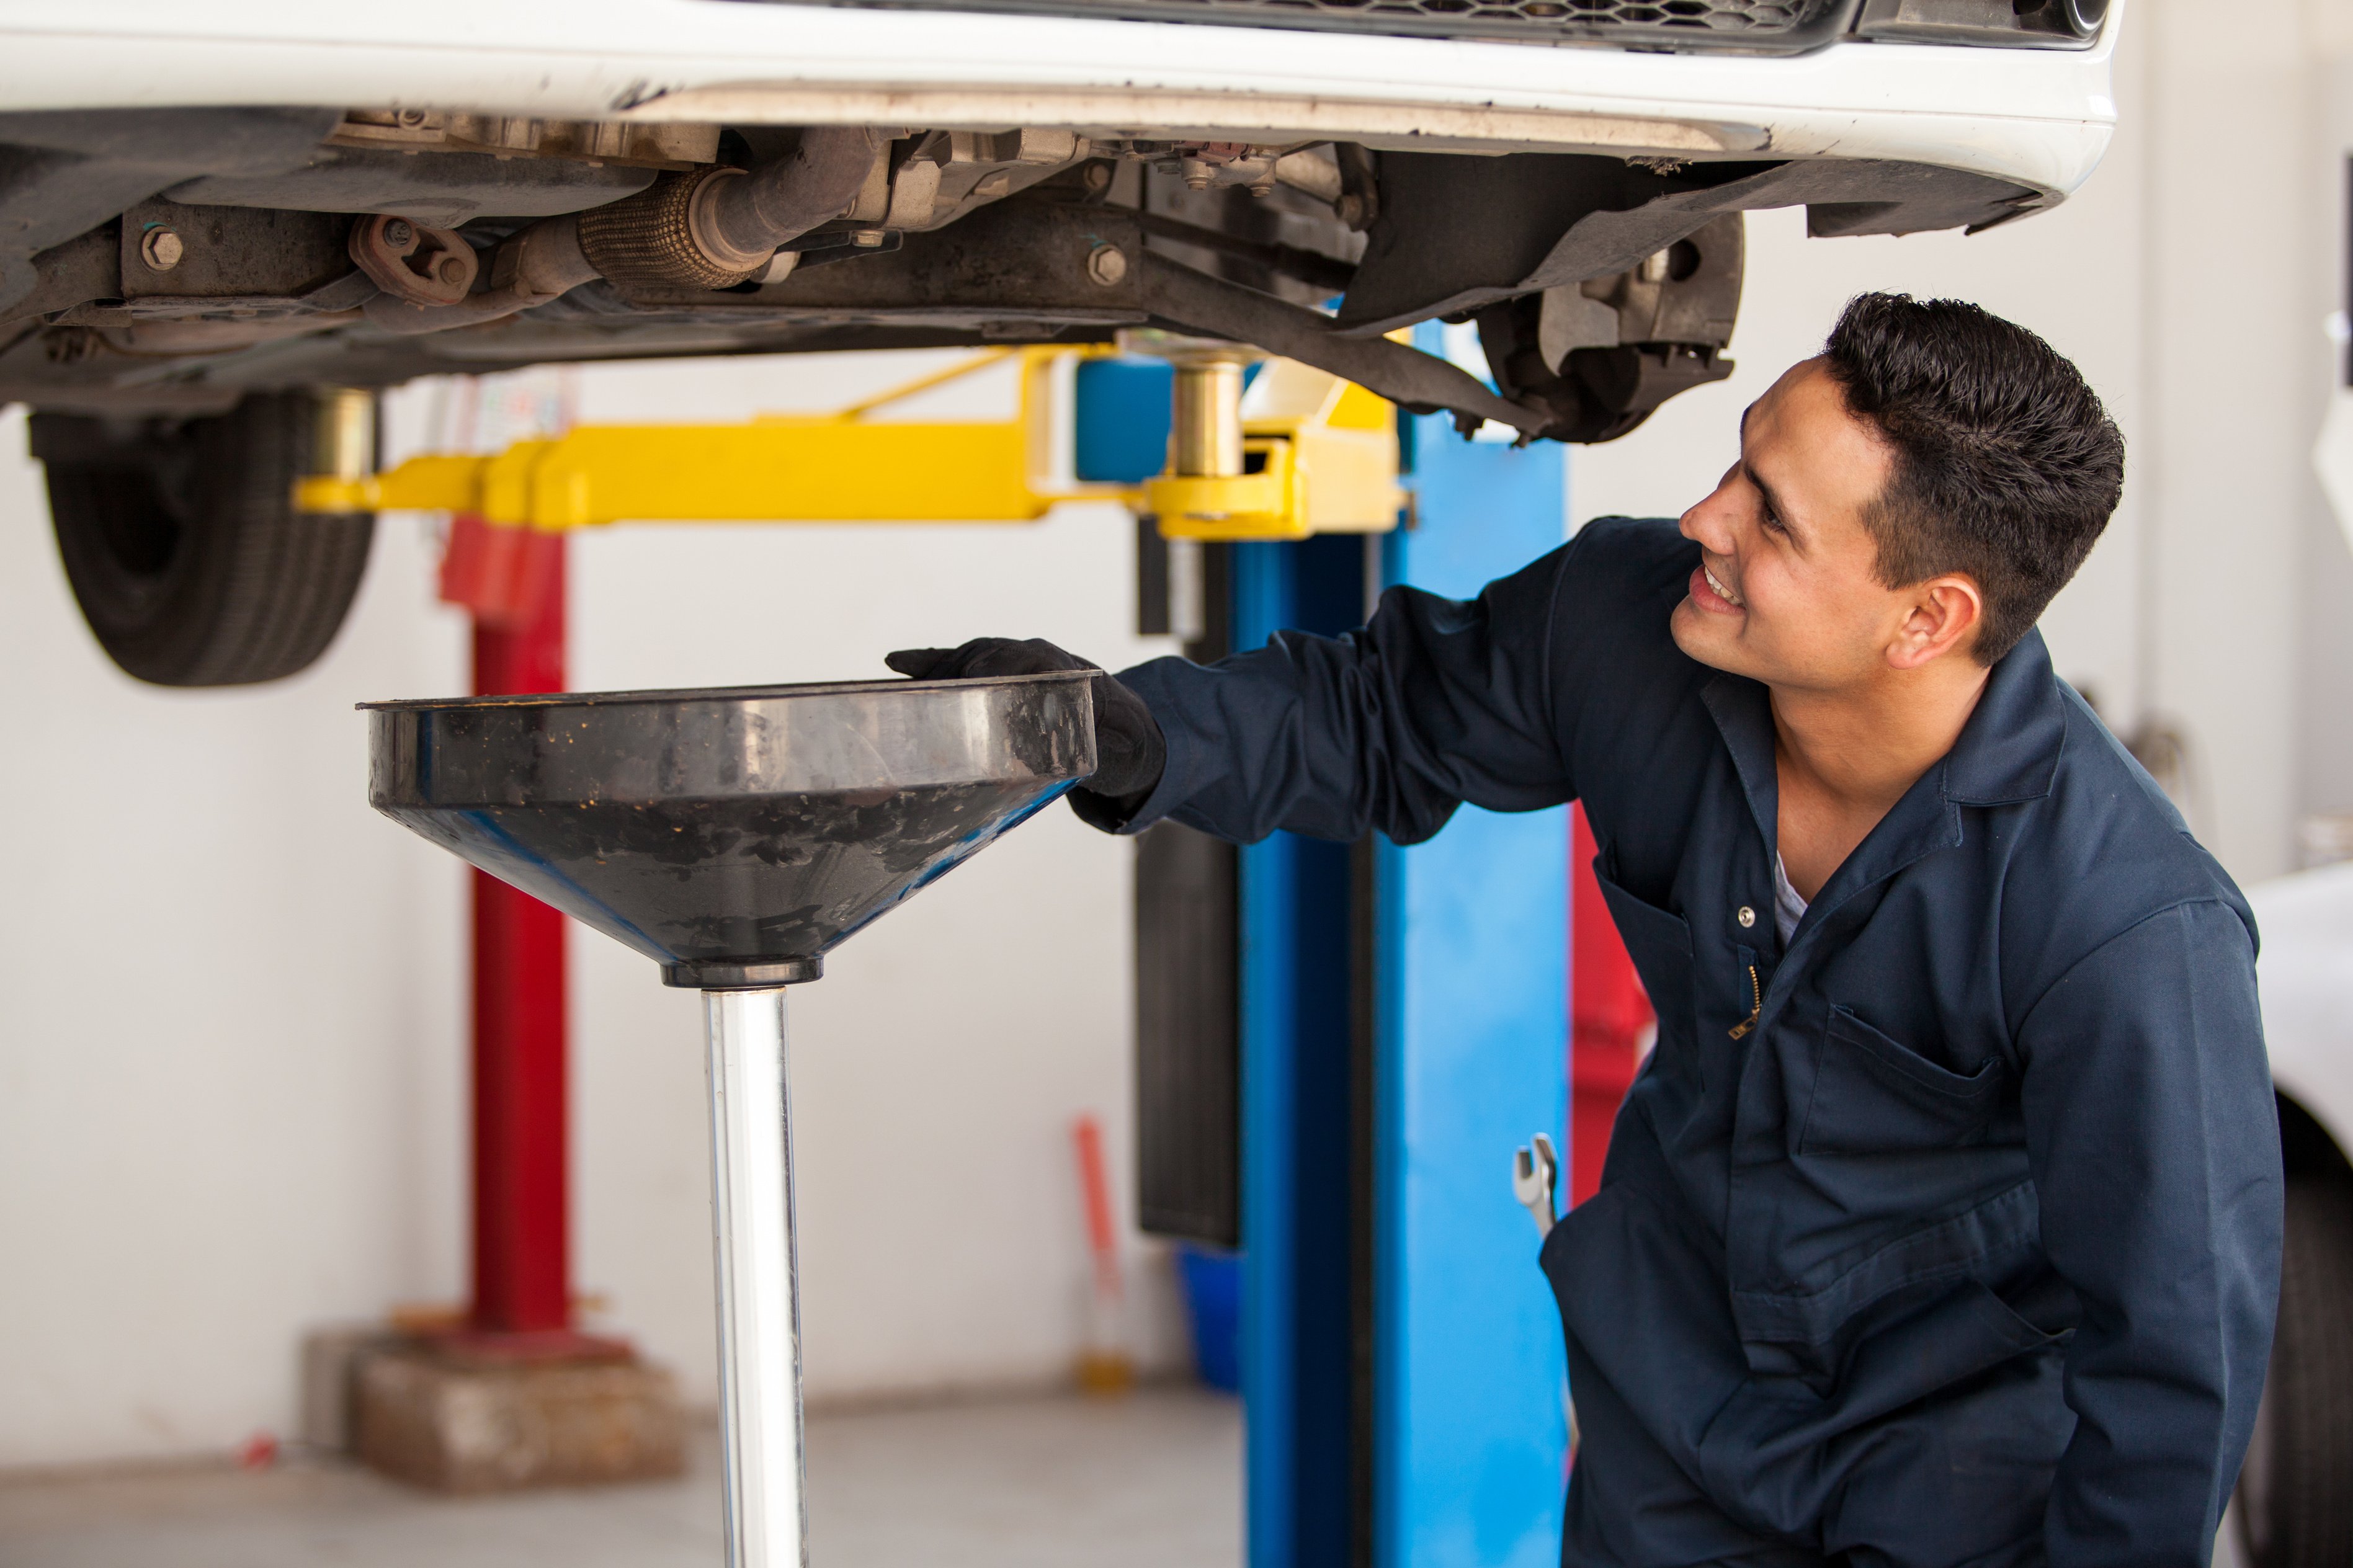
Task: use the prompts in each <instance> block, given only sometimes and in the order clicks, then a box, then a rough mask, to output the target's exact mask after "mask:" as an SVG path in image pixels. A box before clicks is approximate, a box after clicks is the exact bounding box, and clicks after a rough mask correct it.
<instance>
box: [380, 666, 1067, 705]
mask: <svg viewBox="0 0 2353 1568" xmlns="http://www.w3.org/2000/svg"><path fill="white" fill-rule="evenodd" d="M1101 674H1103V671H1102V670H1100V669H1043V670H1038V671H1036V672H1034V673H1031V674H1028V675H979V676H966V677H963V678H961V679H954V680H913V679H907V678H905V677H899V678H896V679H880V680H804V681H793V682H787V683H785V684H781V685H776V686H709V687H703V686H686V687H673V688H669V689H654V688H648V689H638V690H633V691H530V692H516V693H513V694H512V695H502V696H497V697H409V698H401V699H396V700H386V701H381V702H354V703H353V704H352V706H353V708H354V709H356V710H359V711H361V712H363V713H430V712H437V711H440V710H448V709H453V708H533V707H539V708H557V707H562V708H590V707H619V706H623V705H626V704H628V703H637V702H664V703H680V702H746V701H768V700H775V699H777V698H791V697H834V696H846V695H849V694H852V693H856V692H864V691H909V690H928V691H943V690H952V689H962V688H966V687H989V686H1023V685H1029V684H1031V683H1034V682H1037V681H1041V680H1042V681H1053V680H1060V681H1073V680H1092V679H1094V678H1095V677H1096V676H1098V675H1101Z"/></svg>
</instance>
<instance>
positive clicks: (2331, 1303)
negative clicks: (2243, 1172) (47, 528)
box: [2242, 1173, 2353, 1568]
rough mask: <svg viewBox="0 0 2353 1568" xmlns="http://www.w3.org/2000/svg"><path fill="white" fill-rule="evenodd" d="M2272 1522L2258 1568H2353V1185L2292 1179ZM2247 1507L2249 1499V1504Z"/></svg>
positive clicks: (2265, 1415)
mask: <svg viewBox="0 0 2353 1568" xmlns="http://www.w3.org/2000/svg"><path fill="white" fill-rule="evenodd" d="M2257 1419H2258V1420H2259V1421H2263V1422H2266V1423H2268V1424H2269V1426H2270V1430H2269V1432H2268V1433H2267V1434H2266V1436H2268V1438H2269V1445H2270V1453H2269V1477H2268V1480H2269V1487H2270V1492H2271V1495H2270V1497H2269V1498H2268V1499H2266V1500H2263V1503H2262V1504H2261V1505H2260V1506H2261V1507H2262V1508H2263V1512H2264V1513H2265V1514H2266V1515H2267V1516H2268V1519H2269V1521H2270V1524H2271V1530H2270V1532H2269V1533H2270V1539H2269V1540H2268V1541H2266V1542H2264V1549H2263V1551H2261V1552H2252V1553H2250V1555H2251V1557H2252V1559H2253V1563H2254V1564H2255V1568H2345V1564H2346V1563H2353V1182H2348V1181H2347V1180H2346V1179H2345V1178H2344V1177H2343V1176H2342V1175H2341V1174H2337V1173H2331V1174H2325V1175H2314V1176H2291V1177H2289V1178H2288V1183H2287V1229H2286V1236H2285V1245H2284V1255H2283V1257H2282V1259H2281V1268H2280V1312H2279V1328H2278V1331H2277V1332H2276V1333H2275V1335H2274V1338H2273V1342H2272V1361H2271V1373H2270V1376H2269V1377H2268V1378H2267V1379H2266V1381H2265V1383H2264V1387H2263V1411H2262V1413H2261V1414H2260V1415H2258V1416H2257ZM2242 1501H2244V1500H2243V1499H2242Z"/></svg>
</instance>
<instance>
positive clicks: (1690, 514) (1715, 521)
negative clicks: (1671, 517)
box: [1679, 486, 1732, 555]
mask: <svg viewBox="0 0 2353 1568" xmlns="http://www.w3.org/2000/svg"><path fill="white" fill-rule="evenodd" d="M1679 526H1680V527H1681V529H1682V531H1683V537H1684V538H1685V539H1688V540H1690V541H1691V542H1694V544H1697V545H1698V546H1699V547H1700V548H1701V549H1702V550H1705V551H1708V552H1711V553H1713V554H1716V555H1729V554H1731V553H1732V526H1731V522H1730V513H1729V509H1727V508H1726V507H1725V502H1724V489H1723V488H1722V487H1721V486H1718V487H1717V488H1716V489H1715V490H1714V491H1713V492H1712V493H1710V494H1709V495H1708V496H1707V497H1706V499H1704V500H1701V501H1700V502H1699V503H1698V504H1697V505H1695V506H1694V507H1693V508H1692V509H1691V510H1689V511H1686V512H1684V513H1683V520H1682V522H1681V523H1680V525H1679Z"/></svg>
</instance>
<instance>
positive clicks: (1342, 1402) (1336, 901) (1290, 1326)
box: [1233, 416, 1568, 1568]
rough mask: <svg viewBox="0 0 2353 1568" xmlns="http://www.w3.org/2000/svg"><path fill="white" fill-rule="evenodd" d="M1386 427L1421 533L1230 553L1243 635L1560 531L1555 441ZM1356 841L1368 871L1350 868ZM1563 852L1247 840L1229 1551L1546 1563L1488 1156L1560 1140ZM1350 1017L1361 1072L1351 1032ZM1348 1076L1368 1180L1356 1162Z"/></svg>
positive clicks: (1515, 1235)
mask: <svg viewBox="0 0 2353 1568" xmlns="http://www.w3.org/2000/svg"><path fill="white" fill-rule="evenodd" d="M1408 424H1409V426H1410V428H1409V448H1410V450H1411V451H1412V452H1413V453H1414V457H1415V462H1414V467H1413V469H1412V472H1411V475H1410V478H1409V483H1410V484H1411V486H1412V488H1413V489H1414V490H1415V492H1416V496H1417V502H1418V504H1417V509H1416V510H1417V516H1416V518H1415V526H1414V527H1413V528H1412V529H1411V530H1410V531H1398V532H1397V533H1393V534H1388V535H1385V536H1383V535H1376V536H1372V537H1370V538H1369V539H1366V540H1363V541H1359V540H1357V539H1354V538H1350V537H1347V536H1345V535H1327V536H1324V537H1320V538H1316V539H1311V540H1308V541H1305V542H1303V543H1300V544H1290V545H1285V544H1251V545H1238V546H1235V547H1234V556H1233V593H1234V616H1233V641H1234V646H1235V647H1237V648H1248V647H1258V646H1260V645H1261V644H1262V643H1263V642H1264V641H1265V639H1266V637H1268V636H1269V635H1271V633H1273V632H1275V631H1277V630H1280V629H1282V628H1283V627H1286V626H1295V627H1298V628H1301V629H1303V630H1308V631H1317V632H1336V631H1341V630H1345V629H1346V628H1348V627H1350V626H1356V625H1357V624H1359V623H1360V622H1361V621H1362V620H1363V618H1364V615H1365V611H1366V604H1365V596H1366V586H1367V578H1368V574H1367V570H1366V559H1365V552H1366V549H1370V550H1372V551H1375V552H1377V560H1376V563H1375V568H1376V570H1377V578H1376V579H1374V580H1375V581H1377V583H1378V584H1381V585H1383V586H1386V585H1389V584H1399V583H1407V584H1413V585H1414V586H1416V587H1421V588H1426V589H1429V590H1430V591H1432V592H1436V593H1440V594H1446V595H1453V596H1457V597H1468V596H1471V595H1475V594H1476V593H1477V592H1478V590H1479V589H1480V587H1481V586H1482V585H1483V584H1485V583H1487V582H1488V581H1489V580H1490V579H1492V578H1493V577H1496V576H1499V575H1501V574H1504V573H1506V572H1509V571H1511V570H1513V569H1514V568H1516V567H1518V566H1520V565H1522V564H1524V563H1526V562H1528V561H1531V560H1533V559H1535V557H1536V556H1538V555H1541V554H1543V553H1544V552H1546V551H1547V550H1549V549H1551V548H1553V547H1554V546H1555V545H1556V544H1558V543H1559V542H1560V541H1561V538H1562V536H1563V532H1564V506H1565V501H1566V474H1565V472H1564V468H1563V458H1564V456H1565V454H1564V452H1563V449H1562V448H1560V447H1557V446H1545V447H1529V448H1526V449H1525V450H1517V451H1515V450H1513V449H1512V448H1510V447H1506V446H1503V445H1498V444H1494V443H1488V442H1479V443H1465V442H1463V441H1462V440H1461V438H1460V437H1456V436H1455V435H1454V434H1453V431H1452V429H1451V421H1450V420H1449V419H1448V418H1447V417H1446V416H1429V417H1424V418H1419V419H1409V421H1408ZM1366 860H1369V864H1370V869H1371V875H1370V878H1369V883H1370V886H1369V888H1368V889H1367V888H1366V886H1365V885H1364V882H1365V880H1366V879H1365V878H1364V877H1363V873H1362V871H1361V870H1356V871H1355V872H1354V874H1353V875H1352V868H1356V867H1361V866H1363V865H1364V864H1365V862H1366ZM1567 867H1568V821H1567V813H1566V811H1562V810H1556V811H1547V812H1541V813H1535V814H1532V815H1526V816H1500V815H1496V814H1493V813H1489V812H1483V811H1480V810H1477V809H1475V808H1469V807H1466V808H1464V809H1463V810H1462V811H1461V812H1460V813H1459V814H1458V815H1457V816H1456V817H1455V818H1454V820H1453V821H1452V822H1451V823H1450V824H1449V825H1448V826H1447V827H1446V829H1445V830H1444V831H1443V832H1441V833H1440V835H1439V836H1438V837H1435V838H1434V839H1432V840H1430V842H1429V843H1427V844H1423V845H1418V846H1414V847H1409V848H1400V847H1397V846H1395V845H1392V844H1389V843H1388V842H1387V841H1386V840H1381V841H1378V842H1377V844H1376V845H1375V846H1374V847H1373V848H1372V851H1371V853H1370V855H1369V856H1368V857H1364V856H1357V855H1355V854H1353V853H1352V849H1351V847H1349V846H1345V845H1335V844H1326V843H1319V842H1317V841H1314V840H1311V839H1305V838H1299V837H1293V836H1292V835H1289V834H1278V835H1276V836H1274V837H1271V838H1270V839H1268V840H1267V841H1266V842H1265V843H1263V844H1258V845H1253V846H1251V847H1249V848H1247V849H1245V850H1244V851H1243V855H1242V863H1241V882H1242V895H1241V898H1242V969H1241V994H1242V1029H1241V1041H1242V1046H1241V1049H1242V1130H1243V1137H1242V1234H1243V1237H1244V1241H1243V1247H1244V1260H1245V1261H1244V1284H1243V1291H1244V1296H1243V1302H1244V1305H1243V1320H1242V1322H1243V1340H1242V1394H1243V1401H1244V1405H1245V1408H1246V1410H1247V1412H1248V1422H1249V1436H1248V1454H1249V1458H1248V1473H1249V1521H1250V1523H1249V1538H1250V1565H1251V1568H1349V1565H1350V1564H1353V1563H1372V1564H1374V1565H1376V1568H1407V1565H1411V1568H1518V1565H1522V1564H1525V1565H1528V1568H1535V1565H1536V1564H1542V1563H1550V1562H1553V1561H1555V1560H1556V1558H1557V1555H1558V1552H1559V1539H1560V1534H1559V1532H1560V1506H1561V1497H1562V1491H1563V1483H1564V1480H1565V1477H1566V1458H1567V1420H1566V1416H1565V1415H1564V1413H1563V1410H1562V1407H1561V1397H1560V1390H1561V1382H1562V1376H1563V1366H1562V1354H1561V1348H1560V1330H1559V1325H1558V1323H1557V1321H1556V1319H1555V1317H1554V1312H1553V1307H1552V1302H1551V1298H1550V1295H1549V1293H1548V1292H1547V1290H1546V1286H1545V1284H1544V1281H1543V1279H1542V1277H1541V1275H1540V1274H1539V1273H1538V1272H1537V1269H1536V1265H1535V1254H1536V1238H1535V1232H1534V1229H1533V1227H1532V1226H1530V1225H1529V1224H1528V1220H1527V1215H1526V1214H1525V1212H1524V1211H1523V1210H1521V1209H1520V1208H1519V1206H1518V1205H1516V1204H1514V1202H1513V1200H1512V1195H1511V1189H1510V1183H1509V1181H1508V1162H1509V1156H1510V1153H1511V1151H1512V1150H1513V1149H1514V1147H1516V1146H1518V1145H1519V1144H1521V1143H1523V1142H1526V1141H1527V1138H1528V1136H1529V1135H1530V1134H1531V1133H1534V1132H1535V1131H1548V1132H1550V1133H1551V1134H1552V1135H1553V1137H1554V1138H1555V1140H1556V1142H1559V1144H1560V1145H1561V1146H1562V1147H1563V1148H1566V1147H1567V1095H1568V1086H1567V1019H1568V994H1567V953H1568V924H1567V921H1568V883H1567ZM1367 895H1369V900H1370V904H1371V910H1370V915H1371V919H1370V921H1369V922H1365V921H1364V916H1365V914H1366V910H1365V909H1364V907H1363V901H1364V900H1366V898H1367ZM1365 925H1368V927H1369V929H1368V931H1364V930H1363V928H1364V926H1365ZM1360 931H1362V934H1363V935H1368V936H1369V941H1366V940H1362V936H1361V935H1358V933H1359V932H1360ZM1352 937H1355V938H1356V940H1352ZM1367 970H1368V971H1369V973H1366V971H1367ZM1367 1004H1369V1008H1368V1009H1367ZM1367 1010H1369V1013H1370V1018H1369V1020H1366V1017H1365V1014H1366V1011H1367ZM1367 1021H1368V1022H1369V1025H1370V1030H1369V1033H1370V1037H1371V1038H1370V1041H1369V1044H1370V1047H1371V1048H1370V1051H1369V1053H1368V1056H1369V1060H1368V1062H1366V1065H1367V1066H1368V1067H1369V1078H1370V1080H1371V1081H1370V1083H1369V1085H1368V1086H1366V1085H1362V1084H1358V1083H1355V1082H1352V1076H1351V1075H1352V1065H1351V1064H1352V1052H1351V1041H1352V1027H1353V1028H1355V1029H1362V1028H1363V1027H1364V1026H1365V1025H1366V1022H1367ZM1353 1059H1355V1060H1357V1061H1365V1060H1366V1053H1358V1054H1357V1055H1356V1057H1355V1058H1353ZM1366 1088H1368V1089H1369V1100H1370V1107H1369V1109H1370V1112H1371V1114H1370V1117H1369V1127H1368V1129H1367V1131H1369V1135H1370V1136H1369V1143H1370V1148H1369V1154H1370V1159H1369V1162H1366V1163H1368V1164H1369V1167H1370V1169H1369V1176H1370V1181H1369V1188H1370V1191H1369V1194H1367V1193H1366V1192H1365V1191H1364V1190H1363V1188H1364V1187H1365V1186H1366V1183H1364V1182H1363V1181H1362V1180H1361V1179H1359V1180H1356V1181H1352V1179H1351V1173H1352V1166H1354V1168H1356V1169H1358V1170H1361V1169H1362V1165H1361V1164H1359V1163H1356V1162H1357V1161H1358V1160H1360V1159H1361V1156H1360V1155H1358V1154H1356V1151H1355V1149H1354V1146H1353V1144H1352V1138H1359V1139H1360V1138H1361V1137H1362V1136H1363V1135H1362V1134H1361V1133H1352V1126H1353V1125H1354V1124H1355V1121H1356V1117H1355V1116H1354V1115H1352V1106H1362V1105H1363V1103H1364V1100H1363V1099H1362V1098H1361V1097H1362V1095H1363V1093H1364V1090H1365V1089H1366ZM1352 1189H1353V1190H1352ZM1367 1200H1369V1214H1366V1212H1365V1210H1366V1204H1367ZM1352 1215H1353V1216H1355V1217H1356V1223H1353V1224H1352V1223H1351V1216H1352ZM1367 1221H1368V1222H1369V1223H1366V1222H1367ZM1367 1244H1368V1251H1369V1258H1364V1257H1362V1256H1361V1254H1362V1252H1363V1251H1365V1250H1366V1249H1367ZM1366 1263H1369V1270H1368V1273H1369V1285H1370V1291H1369V1295H1370V1300H1369V1303H1368V1305H1369V1318H1370V1324H1369V1328H1370V1333H1369V1343H1368V1344H1367V1343H1363V1342H1360V1341H1359V1340H1358V1337H1357V1336H1358V1335H1360V1334H1362V1333H1363V1332H1364V1331H1365V1328H1366V1325H1365V1322H1364V1318H1365V1316H1366V1311H1365V1307H1366V1303H1364V1302H1362V1300H1361V1299H1360V1296H1359V1294H1358V1292H1360V1291H1361V1289H1362V1287H1361V1284H1360V1283H1359V1279H1361V1277H1360V1276H1357V1275H1356V1269H1361V1268H1365V1266H1366ZM1359 1356H1362V1357H1364V1358H1365V1359H1364V1361H1363V1362H1362V1363H1359V1362H1358V1361H1357V1360H1356V1358H1357V1357H1359ZM1367 1385H1368V1386H1367ZM1367 1396H1368V1397H1369V1408H1368V1409H1367V1408H1366V1400H1367ZM1367 1448H1368V1449H1369V1452H1368V1453H1367V1452H1366V1450H1367ZM1352 1467H1362V1468H1352ZM1367 1489H1368V1493H1369V1495H1366V1493H1367ZM1367 1533H1368V1534H1369V1542H1370V1550H1369V1551H1366V1550H1364V1548H1363V1545H1362V1543H1363V1542H1365V1540H1366V1536H1367Z"/></svg>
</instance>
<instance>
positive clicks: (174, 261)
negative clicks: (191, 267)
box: [139, 224, 188, 272]
mask: <svg viewBox="0 0 2353 1568" xmlns="http://www.w3.org/2000/svg"><path fill="white" fill-rule="evenodd" d="M187 253H188V247H187V246H186V245H185V243H184V242H183V241H182V240H181V238H180V237H179V234H178V233H177V231H175V230H173V229H169V228H166V227H164V226H163V225H162V224H157V225H155V226H153V227H152V228H150V229H148V231H147V232H146V233H145V234H142V235H141V236H140V237H139V259H141V260H142V261H144V262H145V263H146V264H147V269H148V270H149V271H151V272H169V271H170V270H172V268H174V267H177V266H178V265H179V264H180V258H182V257H184V256H185V255H187Z"/></svg>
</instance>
